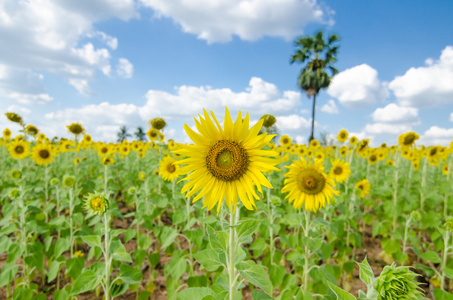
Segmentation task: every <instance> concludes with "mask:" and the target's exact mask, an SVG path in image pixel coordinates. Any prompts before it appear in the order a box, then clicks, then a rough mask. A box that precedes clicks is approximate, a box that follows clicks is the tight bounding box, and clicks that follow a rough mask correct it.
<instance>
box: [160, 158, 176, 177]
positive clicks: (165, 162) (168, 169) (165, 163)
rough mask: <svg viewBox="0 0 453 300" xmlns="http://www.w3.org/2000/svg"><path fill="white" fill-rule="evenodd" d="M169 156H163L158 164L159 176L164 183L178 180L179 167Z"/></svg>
mask: <svg viewBox="0 0 453 300" xmlns="http://www.w3.org/2000/svg"><path fill="white" fill-rule="evenodd" d="M175 162H176V160H175V159H173V158H172V157H171V156H165V157H164V158H163V159H162V160H161V161H160V163H159V174H160V176H161V177H162V178H163V179H164V180H166V181H173V180H175V179H176V178H178V176H179V174H178V169H179V166H178V165H176V164H175Z"/></svg>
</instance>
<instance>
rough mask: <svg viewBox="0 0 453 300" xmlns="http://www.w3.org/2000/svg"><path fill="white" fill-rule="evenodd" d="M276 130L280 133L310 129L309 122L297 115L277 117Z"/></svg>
mask: <svg viewBox="0 0 453 300" xmlns="http://www.w3.org/2000/svg"><path fill="white" fill-rule="evenodd" d="M276 118H277V128H278V129H279V130H281V131H282V132H285V133H287V132H301V131H302V130H309V129H310V128H311V121H310V120H307V119H305V118H304V117H301V116H298V115H289V116H278V117H276Z"/></svg>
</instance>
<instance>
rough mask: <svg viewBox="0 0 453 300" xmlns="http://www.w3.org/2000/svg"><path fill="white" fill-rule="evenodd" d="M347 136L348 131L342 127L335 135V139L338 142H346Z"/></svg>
mask: <svg viewBox="0 0 453 300" xmlns="http://www.w3.org/2000/svg"><path fill="white" fill-rule="evenodd" d="M348 136H349V133H348V131H347V130H346V129H342V130H340V132H339V133H338V136H337V140H338V141H339V142H340V143H344V142H346V140H347V139H348Z"/></svg>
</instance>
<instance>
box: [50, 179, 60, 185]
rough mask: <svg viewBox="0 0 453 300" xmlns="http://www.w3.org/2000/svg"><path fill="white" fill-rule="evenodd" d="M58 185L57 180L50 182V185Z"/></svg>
mask: <svg viewBox="0 0 453 300" xmlns="http://www.w3.org/2000/svg"><path fill="white" fill-rule="evenodd" d="M58 183H59V181H58V178H52V179H51V180H50V185H57V184H58Z"/></svg>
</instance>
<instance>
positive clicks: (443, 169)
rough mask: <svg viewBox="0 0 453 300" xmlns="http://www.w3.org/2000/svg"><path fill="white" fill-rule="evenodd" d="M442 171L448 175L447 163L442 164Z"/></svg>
mask: <svg viewBox="0 0 453 300" xmlns="http://www.w3.org/2000/svg"><path fill="white" fill-rule="evenodd" d="M442 173H444V174H445V175H448V165H447V164H444V165H443V166H442Z"/></svg>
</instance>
